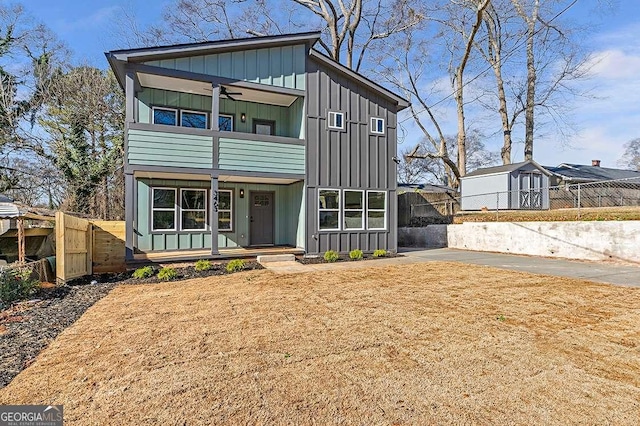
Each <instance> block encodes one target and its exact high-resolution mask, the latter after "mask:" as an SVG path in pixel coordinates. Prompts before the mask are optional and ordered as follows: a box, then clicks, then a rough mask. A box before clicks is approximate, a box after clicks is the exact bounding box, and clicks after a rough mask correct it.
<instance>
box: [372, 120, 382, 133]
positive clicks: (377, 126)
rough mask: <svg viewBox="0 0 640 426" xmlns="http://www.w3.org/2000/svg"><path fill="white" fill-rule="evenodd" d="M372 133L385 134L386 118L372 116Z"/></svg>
mask: <svg viewBox="0 0 640 426" xmlns="http://www.w3.org/2000/svg"><path fill="white" fill-rule="evenodd" d="M371 133H375V134H376V135H384V118H377V117H371Z"/></svg>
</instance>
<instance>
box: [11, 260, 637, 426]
mask: <svg viewBox="0 0 640 426" xmlns="http://www.w3.org/2000/svg"><path fill="white" fill-rule="evenodd" d="M639 325H640V291H639V290H637V289H631V288H623V287H613V286H607V285H598V284H593V283H588V282H584V281H576V280H570V279H561V278H551V277H544V276H536V275H529V274H523V273H516V272H509V271H503V270H498V269H491V268H486V267H478V266H470V265H468V266H467V265H465V266H464V267H461V265H460V264H447V263H423V264H415V265H406V266H386V267H375V266H372V267H369V268H366V269H358V270H346V271H335V272H332V273H330V274H322V273H313V274H304V275H297V276H296V275H291V276H277V275H274V274H272V273H270V272H269V271H251V272H244V273H240V274H235V275H232V276H226V277H211V278H207V279H202V280H191V281H183V282H173V283H167V284H159V285H149V286H121V287H118V288H116V289H115V290H113V291H112V292H111V294H110V295H109V296H107V297H106V298H104V299H102V300H101V301H100V302H98V303H97V304H96V305H94V306H93V307H92V308H91V309H90V310H89V311H87V312H86V313H85V315H84V316H83V317H82V318H81V319H80V320H78V322H76V323H75V324H74V325H73V326H72V327H70V328H69V329H67V330H66V331H65V332H63V333H62V334H61V335H60V336H59V337H58V339H57V340H56V341H55V342H53V343H52V345H51V346H50V347H49V348H48V349H47V350H46V351H45V352H43V353H42V354H41V355H40V357H39V358H38V360H37V361H36V363H35V364H33V365H32V366H31V367H29V368H28V369H27V370H25V371H24V372H23V373H22V374H20V375H19V376H18V377H16V379H14V381H13V382H12V383H11V384H10V385H9V386H8V387H6V388H5V389H3V390H1V391H0V404H7V403H61V404H64V408H65V420H67V424H137V425H143V424H237V423H243V424H282V423H286V424H403V423H408V424H451V423H453V424H463V423H464V424H488V423H498V424H523V425H524V424H527V425H528V424H575V423H580V424H637V422H638V419H639V418H640V402H639V401H640V327H639Z"/></svg>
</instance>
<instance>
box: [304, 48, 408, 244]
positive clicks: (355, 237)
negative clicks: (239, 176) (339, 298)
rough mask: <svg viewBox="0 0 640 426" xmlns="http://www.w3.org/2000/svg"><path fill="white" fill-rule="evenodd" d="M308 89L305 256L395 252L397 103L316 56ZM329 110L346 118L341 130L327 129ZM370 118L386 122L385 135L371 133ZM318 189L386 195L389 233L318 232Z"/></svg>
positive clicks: (309, 63) (310, 66)
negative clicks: (373, 191)
mask: <svg viewBox="0 0 640 426" xmlns="http://www.w3.org/2000/svg"><path fill="white" fill-rule="evenodd" d="M306 87H307V97H306V115H307V123H306V136H307V155H306V162H307V167H306V185H307V191H306V196H307V206H308V207H307V232H306V235H307V237H306V238H307V244H306V250H307V253H308V254H312V255H313V254H321V253H323V252H325V251H326V250H329V249H333V250H338V251H340V252H348V251H350V250H353V249H356V248H358V249H361V250H363V251H365V252H370V251H373V250H375V249H379V248H383V249H386V250H391V251H395V250H397V199H396V184H397V182H396V176H397V174H396V163H395V162H394V161H393V159H392V158H393V157H394V156H395V155H396V146H397V131H396V126H397V122H396V112H397V105H396V103H395V102H393V101H391V100H389V99H387V98H386V97H383V96H381V95H380V94H379V93H377V92H375V91H372V90H370V89H368V88H367V87H365V86H363V85H361V84H358V83H357V82H355V81H354V80H352V79H350V78H347V77H346V76H344V75H342V74H341V73H339V72H336V71H335V70H333V69H329V68H328V67H326V66H324V65H322V64H321V63H319V62H316V61H315V60H314V59H313V58H309V59H308V60H307V84H306ZM328 111H338V112H343V113H344V114H345V122H346V125H345V129H344V130H343V131H335V130H331V131H330V130H328V127H327V112H328ZM371 117H380V118H384V121H385V134H384V135H374V134H371V132H370V124H369V123H370V118H371ZM320 188H332V189H361V190H385V191H387V229H386V230H384V231H367V230H364V231H319V229H318V189H320Z"/></svg>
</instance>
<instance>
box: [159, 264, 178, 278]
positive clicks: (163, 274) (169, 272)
mask: <svg viewBox="0 0 640 426" xmlns="http://www.w3.org/2000/svg"><path fill="white" fill-rule="evenodd" d="M177 276H178V273H177V272H176V270H175V269H173V268H169V267H164V268H162V269H160V271H159V272H158V279H159V280H163V281H169V280H172V279H174V278H176V277H177Z"/></svg>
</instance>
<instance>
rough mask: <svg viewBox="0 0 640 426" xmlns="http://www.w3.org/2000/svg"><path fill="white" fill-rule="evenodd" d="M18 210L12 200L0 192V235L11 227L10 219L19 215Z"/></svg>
mask: <svg viewBox="0 0 640 426" xmlns="http://www.w3.org/2000/svg"><path fill="white" fill-rule="evenodd" d="M19 214H20V210H19V209H18V206H17V205H16V204H14V203H13V200H12V199H11V198H9V197H7V196H6V195H4V194H0V235H2V234H4V233H6V232H7V231H9V229H11V219H12V218H15V217H17V216H19Z"/></svg>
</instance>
